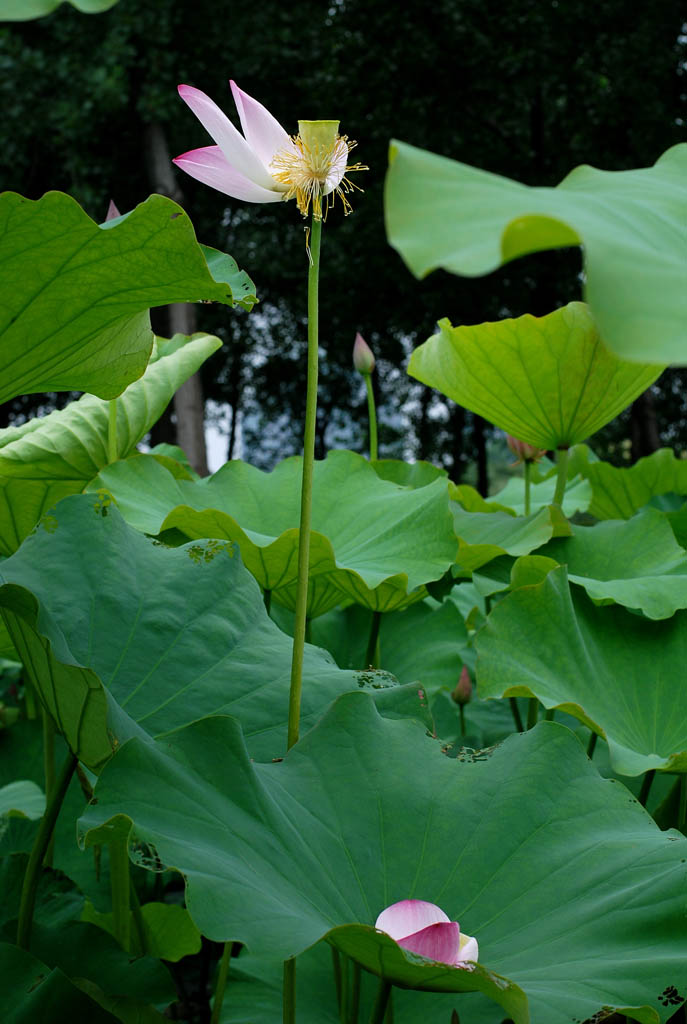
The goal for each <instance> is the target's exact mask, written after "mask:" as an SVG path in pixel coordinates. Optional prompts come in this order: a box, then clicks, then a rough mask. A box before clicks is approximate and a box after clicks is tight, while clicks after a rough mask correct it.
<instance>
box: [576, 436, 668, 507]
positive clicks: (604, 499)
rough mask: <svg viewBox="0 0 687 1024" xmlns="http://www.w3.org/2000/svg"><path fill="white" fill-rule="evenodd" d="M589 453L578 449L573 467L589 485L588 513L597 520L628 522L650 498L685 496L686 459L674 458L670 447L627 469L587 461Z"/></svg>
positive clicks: (583, 449)
mask: <svg viewBox="0 0 687 1024" xmlns="http://www.w3.org/2000/svg"><path fill="white" fill-rule="evenodd" d="M589 454H590V453H589V449H587V448H586V447H582V448H580V449H579V450H578V452H577V455H576V465H577V466H578V467H579V470H580V472H582V473H583V474H584V476H586V478H587V479H588V480H589V482H590V484H591V485H592V501H591V504H590V506H589V512H590V513H591V514H592V515H593V516H596V518H597V519H629V518H630V517H631V516H633V515H634V514H635V512H637V511H638V510H639V509H640V508H643V507H644V505H646V504H648V503H649V502H650V501H651V499H652V498H657V497H659V496H660V495H662V494H680V495H687V460H684V459H677V458H675V455H674V453H673V451H672V449H670V448H659V450H658V451H656V452H653V453H652V454H651V455H647V456H645V458H643V459H639V460H638V461H637V462H636V463H635V464H634V466H629V467H628V468H627V469H625V468H621V467H619V466H611V465H610V463H608V462H598V461H597V462H594V461H591V460H590V459H589Z"/></svg>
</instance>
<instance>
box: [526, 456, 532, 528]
mask: <svg viewBox="0 0 687 1024" xmlns="http://www.w3.org/2000/svg"><path fill="white" fill-rule="evenodd" d="M524 472H525V515H526V516H528V515H529V514H530V487H531V485H532V461H531V459H525V465H524Z"/></svg>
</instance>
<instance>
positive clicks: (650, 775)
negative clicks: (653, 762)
mask: <svg viewBox="0 0 687 1024" xmlns="http://www.w3.org/2000/svg"><path fill="white" fill-rule="evenodd" d="M655 774H656V771H655V770H652V771H649V772H647V773H646V774H645V776H644V778H643V779H642V788H641V789H640V791H639V802H640V804H641V805H642V807H646V802H647V800H648V799H649V793H650V791H651V783H652V782H653V781H654V775H655Z"/></svg>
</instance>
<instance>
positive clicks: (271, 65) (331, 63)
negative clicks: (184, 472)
mask: <svg viewBox="0 0 687 1024" xmlns="http://www.w3.org/2000/svg"><path fill="white" fill-rule="evenodd" d="M683 21H684V6H683V5H682V4H680V3H678V2H677V0H655V2H654V3H653V4H652V5H650V6H649V5H642V6H640V7H639V8H638V9H635V10H634V11H633V13H632V17H631V18H630V17H629V16H628V12H627V6H626V4H624V3H620V0H598V2H596V3H594V4H593V5H592V4H566V3H563V2H558V0H551V2H547V3H542V2H541V0H521V2H519V3H517V4H516V3H512V2H511V3H506V2H504V0H495V2H492V3H489V4H484V3H483V2H482V0H435V2H434V3H432V4H428V3H427V2H426V0H406V2H405V3H404V4H403V6H402V7H399V6H398V5H395V4H388V3H386V2H381V0H332V2H331V3H330V4H329V5H328V4H326V3H325V4H323V3H316V2H314V0H305V2H296V3H294V4H290V5H287V4H283V3H277V2H276V0H261V2H257V3H255V4H253V5H252V6H251V7H250V8H246V7H241V6H239V5H236V4H231V3H227V2H225V3H222V2H218V0H212V2H210V0H157V2H155V3H153V4H141V3H140V2H138V0H120V2H119V3H118V4H117V5H116V6H115V7H113V8H112V9H111V10H110V11H108V12H106V13H105V14H102V15H98V16H95V17H86V16H83V15H81V14H79V13H78V12H77V11H76V10H72V9H71V8H69V7H67V6H65V7H62V8H60V9H59V10H58V11H57V12H56V13H55V14H53V15H51V16H50V17H49V18H45V19H42V20H39V21H34V22H30V23H26V24H12V25H9V26H6V27H4V28H2V29H0V72H1V73H0V96H1V99H2V103H3V109H4V112H5V117H4V122H5V140H4V146H3V152H2V155H1V156H0V164H1V165H2V181H3V187H7V188H12V189H16V190H18V191H20V192H22V193H23V194H25V195H28V196H30V197H32V198H36V197H38V196H39V195H41V194H42V192H44V191H45V190H47V189H50V188H57V189H63V190H65V191H68V192H70V193H72V194H73V195H75V196H76V198H77V199H78V200H79V201H80V202H81V203H82V204H83V205H84V207H85V208H86V209H87V211H88V212H89V213H90V214H91V215H92V216H93V217H95V218H96V219H102V218H104V215H105V210H106V207H107V203H108V201H109V199H110V198H111V197H112V198H114V199H115V201H116V203H117V205H118V206H119V208H120V209H122V210H125V209H129V208H131V207H132V206H133V205H135V204H136V203H137V202H140V201H141V200H142V199H144V198H145V196H146V195H147V194H148V191H149V187H148V183H147V176H146V170H145V160H144V139H145V134H146V133H145V126H146V125H147V124H151V123H158V124H161V125H162V126H163V127H164V130H165V133H166V136H167V139H168V142H169V146H170V150H171V151H172V152H174V153H180V152H183V151H184V150H187V149H191V148H194V147H195V146H199V145H206V144H208V141H209V140H208V138H207V135H206V133H205V132H204V130H203V128H202V126H201V125H200V124H199V123H198V122H197V121H196V119H195V118H194V117H193V115H192V114H191V113H190V112H189V111H188V110H187V109H186V107H185V106H184V105H183V104H182V102H181V101H180V100H179V98H178V97H177V95H176V85H177V83H178V82H188V83H190V84H193V85H196V86H198V87H199V88H201V89H203V90H204V91H206V92H207V93H208V94H209V95H211V96H212V97H213V98H214V99H215V100H216V101H217V102H218V103H219V104H220V106H223V107H224V109H226V110H227V112H228V113H229V115H230V116H231V117H234V112H233V102H232V100H231V94H230V92H229V88H228V79H229V78H230V77H232V78H234V79H235V80H236V81H237V82H238V83H239V84H240V86H241V87H242V88H243V89H245V90H246V91H247V92H249V93H250V94H251V95H253V96H255V97H256V98H258V99H259V100H260V101H262V102H263V103H264V104H265V105H266V106H267V107H268V108H269V109H270V110H271V111H272V112H273V113H274V115H275V116H276V117H277V118H278V120H280V121H281V123H282V124H283V125H284V126H285V127H286V128H287V130H291V131H295V130H296V121H297V119H298V118H300V117H305V118H308V117H310V118H318V117H340V118H341V120H342V124H341V130H342V131H343V132H346V133H347V134H348V135H349V136H350V137H352V138H355V139H357V140H358V142H359V146H358V149H357V150H355V153H354V156H355V157H356V158H357V159H359V160H361V161H362V162H363V163H366V164H368V165H369V167H370V170H369V171H367V172H365V173H364V174H360V175H359V176H357V178H356V180H357V181H358V183H359V184H361V185H362V186H363V188H364V190H365V191H364V193H362V194H356V196H355V197H354V205H355V212H354V213H353V215H352V216H350V217H348V218H346V219H344V218H343V217H342V216H341V210H340V209H338V210H337V209H335V210H334V211H333V213H332V214H331V215H330V218H329V220H328V222H327V224H326V226H325V230H324V233H323V234H324V238H323V253H322V255H323V266H322V275H321V312H320V317H321V338H322V342H321V343H322V357H323V358H322V372H321V389H320V395H321V397H320V411H319V421H318V445H319V450H320V452H322V450H323V449H324V447H325V446H332V445H343V444H345V445H348V446H350V447H354V448H355V447H360V448H363V447H364V445H365V435H366V413H365V399H364V389H363V386H362V382H361V381H360V378H358V377H357V375H356V374H354V373H353V371H352V368H351V350H352V345H353V339H354V336H355V332H356V331H357V330H360V331H361V332H362V333H363V335H364V336H365V338H366V339H367V341H368V343H369V344H370V345H371V346H372V348H373V349H374V350H375V352H376V354H377V356H378V367H379V372H378V375H377V377H376V385H377V390H378V396H379V401H380V405H381V429H380V442H381V452H382V454H383V455H392V454H393V455H405V456H416V457H423V458H431V459H433V460H434V461H436V462H438V463H441V464H443V465H445V466H446V467H447V468H449V470H450V471H451V473H452V476H454V478H458V477H460V476H461V475H463V474H464V472H465V471H466V470H467V469H468V468H469V467H470V466H471V464H472V463H474V460H475V457H476V455H477V454H478V453H479V452H480V451H483V449H484V430H485V429H487V430H488V429H489V427H488V425H487V426H486V428H485V427H483V426H482V425H481V424H480V423H479V422H477V423H476V422H475V419H474V418H473V417H472V416H471V415H470V414H469V413H465V412H464V410H462V409H457V408H456V407H454V406H453V405H452V404H451V403H449V402H444V401H442V400H441V399H440V397H439V396H436V395H434V394H433V393H429V392H428V391H427V390H426V389H425V388H423V387H421V386H420V385H417V384H415V383H413V382H412V381H411V380H410V379H409V378H408V377H407V376H406V374H405V371H404V366H405V360H406V357H407V355H408V354H409V352H410V351H411V349H412V347H413V346H414V345H415V344H417V343H419V342H420V341H423V340H424V339H425V338H426V337H428V336H429V334H431V333H432V331H433V328H434V324H435V322H436V320H437V319H439V318H440V317H442V316H448V317H450V318H451V320H452V321H453V322H454V323H479V322H481V321H484V320H493V319H498V318H501V317H503V316H517V315H520V314H522V313H525V312H530V313H534V314H536V315H542V314H544V313H546V312H549V311H550V310H551V309H553V308H555V307H556V306H558V305H560V304H562V303H565V302H567V301H569V300H571V299H574V298H578V297H579V295H580V277H579V275H580V268H581V261H580V254H579V252H578V251H577V250H570V251H559V252H554V253H547V254H544V255H541V256H534V257H529V258H527V259H525V260H519V261H516V262H514V263H511V264H509V265H508V266H506V267H504V268H502V269H501V270H500V271H498V272H496V273H494V274H492V275H490V276H488V277H486V278H482V279H477V280H467V279H462V278H457V277H453V276H451V275H448V274H444V273H442V272H437V273H435V274H432V275H430V277H429V278H427V279H426V280H424V281H422V282H417V281H415V280H414V279H413V278H412V276H411V275H410V274H409V273H408V271H407V270H406V268H405V267H404V265H403V264H402V262H401V260H400V259H399V257H398V256H397V255H396V254H395V253H394V252H393V251H392V250H391V249H390V248H389V246H388V244H387V242H386V238H385V233H384V224H383V211H382V194H383V182H384V173H385V169H386V163H387V152H388V144H389V140H390V138H393V137H397V138H399V139H402V140H404V141H406V142H410V143H412V144H414V145H417V146H421V147H424V148H427V149H431V150H433V151H435V152H437V153H442V154H445V155H447V156H450V157H452V158H455V159H458V160H463V161H465V162H469V163H471V164H475V165H477V166H480V167H484V168H486V169H487V170H490V171H494V172H496V173H501V174H506V175H508V176H510V177H513V178H516V179H518V180H520V181H523V182H525V183H527V184H547V185H553V184H556V183H557V182H558V181H560V180H561V179H562V178H563V177H564V176H565V175H566V174H567V173H568V171H569V170H570V169H572V167H574V166H576V165H577V164H579V163H592V164H594V165H596V166H599V167H603V168H606V169H609V170H622V169H624V168H630V167H637V166H646V165H648V164H651V163H653V162H654V161H655V160H656V158H657V157H658V156H659V155H660V154H661V153H662V152H663V151H664V150H665V149H666V148H668V146H670V145H672V144H674V143H676V142H679V141H682V139H683V137H684V118H685V106H686V96H685V77H684V59H685V50H686V48H687V41H686V39H685V36H684V34H683V32H684V26H683ZM182 186H183V189H184V193H185V196H186V207H187V209H188V211H189V213H190V215H191V217H192V219H193V221H194V224H195V225H196V229H197V232H198V235H199V237H200V238H201V239H202V240H203V241H204V242H207V243H208V244H210V245H215V246H217V247H219V248H224V249H225V250H226V251H228V252H230V253H232V255H233V256H234V257H235V258H236V259H237V260H238V262H239V264H240V266H242V267H243V268H244V269H246V270H247V271H248V272H249V273H250V274H251V275H252V277H253V279H254V280H255V282H256V285H257V289H258V294H259V295H260V298H261V304H260V305H259V306H258V307H257V308H256V310H255V311H254V312H253V313H252V314H250V315H244V314H241V313H238V314H229V315H227V314H226V311H224V310H215V309H214V308H210V307H203V309H202V310H201V311H200V315H199V324H200V327H201V328H202V329H205V330H210V331H213V332H214V333H219V334H220V336H221V337H222V338H223V340H224V341H225V345H224V347H223V349H222V351H221V352H220V353H218V355H217V356H215V357H214V358H213V359H212V360H211V361H210V363H209V364H208V365H207V367H206V368H205V371H204V385H205V389H206V393H207V395H208V396H209V397H211V398H214V399H215V400H217V401H218V402H229V403H230V404H231V406H232V408H233V409H234V411H235V412H236V410H240V411H241V417H240V422H241V435H242V443H243V451H244V455H245V456H246V457H247V458H249V459H250V460H252V461H254V462H256V463H258V464H260V465H271V464H273V463H274V461H276V459H277V458H278V457H281V456H284V455H287V454H291V453H293V452H295V451H297V450H298V449H299V446H300V436H301V429H302V416H303V392H304V380H305V364H304V353H305V288H304V279H305V270H306V267H307V263H306V252H305V237H304V231H303V228H304V224H303V222H302V221H301V219H300V218H299V215H298V213H297V211H296V209H295V206H294V204H290V205H288V206H282V205H281V204H274V205H268V206H259V205H249V204H242V203H239V202H237V201H234V200H231V199H228V198H227V197H224V196H222V195H220V194H219V193H217V192H214V191H212V190H210V189H208V188H206V187H205V186H202V185H200V184H198V183H196V182H194V181H192V180H191V179H186V180H184V181H183V183H182ZM676 380H680V381H681V377H676V376H675V374H673V375H672V376H671V375H666V376H665V377H664V378H663V379H662V382H661V383H660V384H659V385H657V386H656V387H655V388H654V407H655V409H656V413H657V423H658V428H659V434H660V439H661V440H662V441H663V442H667V443H672V444H676V445H677V446H685V445H687V432H686V430H685V427H686V421H687V405H686V403H685V401H684V399H683V395H684V390H683V389H682V388H681V387H676V384H675V381H676ZM664 410H665V412H666V414H665V415H664ZM235 421H236V416H235V417H234V422H235ZM623 437H630V431H629V428H628V425H627V423H623V422H622V421H621V422H620V423H619V424H616V425H614V426H613V427H612V428H610V429H609V430H607V431H606V433H605V434H603V435H600V437H599V439H598V440H599V443H600V444H601V445H602V446H605V445H606V444H608V443H610V444H611V445H613V446H615V448H614V451H615V450H616V449H617V446H618V445H619V444H620V441H621V440H622V438H623ZM236 441H237V438H236V431H235V428H234V437H233V444H234V448H233V454H236ZM472 472H473V476H475V478H476V474H475V471H474V469H473V470H472Z"/></svg>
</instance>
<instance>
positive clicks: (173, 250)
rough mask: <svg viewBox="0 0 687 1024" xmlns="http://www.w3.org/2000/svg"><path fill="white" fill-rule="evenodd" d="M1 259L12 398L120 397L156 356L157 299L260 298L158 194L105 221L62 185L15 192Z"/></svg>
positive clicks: (9, 195) (2, 220)
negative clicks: (218, 270) (211, 261)
mask: <svg viewBox="0 0 687 1024" xmlns="http://www.w3.org/2000/svg"><path fill="white" fill-rule="evenodd" d="M0 270H1V277H0V279H1V281H2V284H1V285H0V296H1V298H2V301H1V304H0V305H1V308H2V315H1V316H0V353H1V355H0V380H1V381H2V384H1V385H0V401H3V402H5V401H7V400H8V399H10V398H12V397H14V396H15V395H22V394H31V393H33V392H36V391H88V392H90V393H92V394H95V395H98V397H99V398H115V397H116V396H117V395H119V394H121V393H122V391H123V390H124V388H125V387H126V386H127V385H128V384H130V383H131V382H132V381H134V380H137V379H138V378H139V377H140V376H141V374H142V373H143V371H144V370H145V368H146V365H147V363H148V357H149V356H150V352H151V348H152V343H153V335H152V332H151V330H150V318H149V315H148V310H149V309H150V307H151V306H161V305H164V304H166V303H169V302H191V301H195V300H198V299H213V300H216V301H217V302H223V303H225V304H227V305H230V306H231V305H235V304H236V303H237V302H238V303H240V304H241V305H244V306H246V305H247V306H248V307H250V305H251V304H252V303H253V302H254V301H255V295H254V289H253V287H252V284H251V282H250V280H249V279H248V278H247V277H246V276H245V274H243V275H242V274H241V273H240V272H238V273H237V275H236V277H235V278H233V277H232V279H231V281H227V280H225V279H224V278H220V279H218V280H216V279H215V278H214V277H213V276H212V274H211V272H210V269H209V268H208V265H207V262H206V258H205V254H204V252H203V250H202V249H201V247H200V246H199V245H198V243H197V241H196V237H195V234H194V231H193V226H192V224H191V221H190V220H189V217H188V215H187V214H186V213H185V212H184V211H183V210H182V209H181V207H180V206H178V205H177V204H176V203H174V202H172V200H171V199H166V198H164V197H163V196H158V195H153V196H150V197H149V198H148V199H147V200H146V201H145V202H144V203H141V204H140V206H137V207H136V209H135V210H133V211H132V213H130V214H129V215H128V216H125V217H122V218H120V220H119V221H117V222H115V223H114V224H113V222H109V224H108V226H107V227H106V228H100V227H98V225H97V224H96V223H95V222H94V221H92V220H91V218H90V217H88V216H87V214H86V213H84V211H83V210H82V209H81V207H80V206H79V205H78V203H76V202H75V200H74V199H72V198H70V197H69V196H66V195H64V194H63V193H61V192H48V193H46V195H44V196H43V198H42V199H38V200H36V201H33V200H28V199H24V198H23V197H22V196H19V195H17V194H16V193H14V192H6V193H4V194H3V195H2V196H0ZM225 276H227V275H225Z"/></svg>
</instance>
